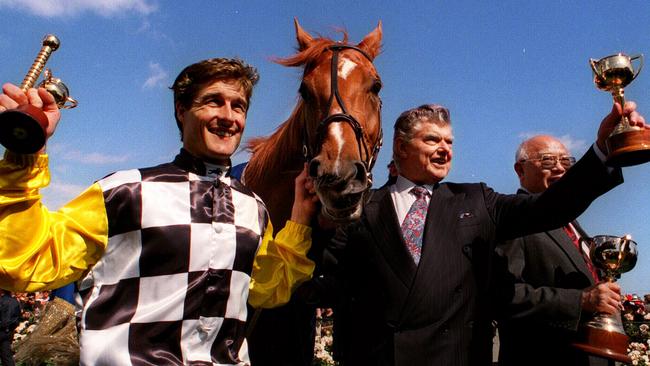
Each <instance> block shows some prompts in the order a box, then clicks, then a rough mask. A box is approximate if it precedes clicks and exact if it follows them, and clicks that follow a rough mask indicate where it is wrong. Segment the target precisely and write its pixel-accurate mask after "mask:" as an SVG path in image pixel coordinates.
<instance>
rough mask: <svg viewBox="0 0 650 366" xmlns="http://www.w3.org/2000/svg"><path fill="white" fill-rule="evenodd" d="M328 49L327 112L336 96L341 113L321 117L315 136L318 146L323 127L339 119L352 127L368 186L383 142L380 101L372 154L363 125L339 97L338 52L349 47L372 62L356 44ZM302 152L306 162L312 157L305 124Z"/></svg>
mask: <svg viewBox="0 0 650 366" xmlns="http://www.w3.org/2000/svg"><path fill="white" fill-rule="evenodd" d="M328 49H329V50H330V51H332V53H333V54H332V64H331V68H330V76H331V82H330V86H331V91H330V98H329V101H328V102H327V109H326V111H327V113H329V111H330V109H331V108H332V103H333V102H334V98H336V101H337V102H338V104H339V107H341V113H334V114H329V115H327V116H326V117H325V118H323V119H322V120H321V121H320V123H319V124H318V127H317V129H316V137H317V139H318V146H320V143H321V142H322V141H323V139H324V133H325V129H326V128H327V126H328V125H329V124H330V123H332V122H334V121H337V122H340V121H345V122H347V123H348V124H350V126H351V127H352V130H353V131H354V134H355V137H356V139H357V145H358V147H359V156H362V155H363V154H365V157H366V160H363V164H364V165H365V168H366V176H367V178H368V187H370V186H371V185H372V173H371V170H372V167H373V166H374V165H375V161H376V158H377V154H378V153H379V149H380V148H381V145H382V142H383V130H382V128H381V102H380V105H379V137H378V138H377V141H376V142H375V145H374V146H373V148H372V154H370V150H369V149H368V145H367V144H366V140H365V139H364V138H363V127H361V124H360V123H359V121H357V119H356V118H354V116H353V115H351V114H350V113H349V112H348V111H347V109H346V108H345V103H343V99H342V98H341V95H340V94H339V87H338V79H339V75H338V64H339V62H338V61H339V53H340V52H341V51H342V50H346V49H351V50H355V51H357V52H359V53H361V54H362V55H363V56H364V57H365V58H367V59H368V61H370V63H372V58H371V57H370V56H369V55H368V53H366V51H364V50H362V49H361V48H359V47H356V46H351V45H344V44H334V45H331V46H329V47H328ZM302 152H303V155H304V157H305V160H306V161H307V162H310V161H311V160H312V159H313V158H314V151H312V149H311V146H310V145H309V131H307V126H304V127H303V144H302ZM319 152H320V151H317V152H316V153H319Z"/></svg>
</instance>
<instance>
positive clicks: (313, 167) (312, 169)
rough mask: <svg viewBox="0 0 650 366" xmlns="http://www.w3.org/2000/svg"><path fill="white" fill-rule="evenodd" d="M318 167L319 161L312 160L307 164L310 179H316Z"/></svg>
mask: <svg viewBox="0 0 650 366" xmlns="http://www.w3.org/2000/svg"><path fill="white" fill-rule="evenodd" d="M319 166H320V161H318V160H316V159H312V160H311V161H310V162H309V176H310V177H312V178H316V177H318V167H319Z"/></svg>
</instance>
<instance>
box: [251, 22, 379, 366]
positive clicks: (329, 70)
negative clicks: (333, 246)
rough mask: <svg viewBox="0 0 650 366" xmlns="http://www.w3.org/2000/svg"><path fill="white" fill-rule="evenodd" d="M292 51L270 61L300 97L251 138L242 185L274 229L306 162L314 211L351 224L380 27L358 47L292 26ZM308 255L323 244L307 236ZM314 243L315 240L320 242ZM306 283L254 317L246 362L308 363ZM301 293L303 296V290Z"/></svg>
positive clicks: (375, 124)
mask: <svg viewBox="0 0 650 366" xmlns="http://www.w3.org/2000/svg"><path fill="white" fill-rule="evenodd" d="M295 27H296V38H297V40H298V52H297V53H296V54H295V55H293V56H290V57H287V58H284V59H279V60H277V62H278V63H279V64H281V65H285V66H294V67H297V66H302V67H304V73H303V78H302V83H301V84H300V90H299V91H300V99H299V101H298V103H297V105H296V107H295V108H294V110H293V112H292V113H291V116H290V117H289V119H287V120H286V121H285V122H284V123H283V124H282V125H281V126H280V127H278V129H277V130H276V131H275V132H274V133H273V134H272V135H271V136H269V137H264V138H256V139H252V140H251V141H250V142H249V143H248V147H249V149H250V150H251V152H252V155H251V158H250V160H249V162H248V165H247V166H246V168H245V171H244V174H243V181H244V183H245V184H246V185H247V186H248V187H250V188H251V189H252V190H253V191H254V192H255V193H257V194H258V195H259V196H260V197H261V198H262V199H263V201H264V202H265V203H266V206H267V208H268V210H269V213H270V216H271V219H272V222H273V226H274V227H276V228H281V227H283V226H284V223H285V221H286V220H287V219H289V217H290V214H291V202H292V201H293V191H294V179H295V177H296V175H298V173H299V172H300V171H301V170H302V167H303V164H304V162H305V161H307V162H308V163H309V174H310V175H311V176H312V177H313V178H314V182H315V188H316V193H317V195H318V197H319V199H320V202H321V213H322V215H323V216H324V217H325V218H327V219H328V220H330V221H333V222H336V223H342V222H347V221H351V220H355V219H358V218H359V217H360V215H361V212H362V209H363V204H364V200H365V196H366V194H367V193H368V191H369V189H370V186H371V185H372V176H371V174H370V171H371V169H372V167H373V164H374V162H375V159H376V157H377V153H378V152H379V148H380V146H381V142H382V129H381V100H380V99H379V95H378V93H379V90H380V89H381V80H380V78H379V75H378V74H377V70H376V69H375V67H374V65H373V63H372V61H373V60H374V58H375V57H376V56H377V54H378V53H379V50H380V44H381V36H382V30H381V23H379V25H378V26H377V28H375V30H373V31H372V32H370V33H369V34H368V35H367V36H366V37H365V38H364V39H363V40H362V41H361V42H360V43H359V44H357V45H352V44H349V43H348V42H347V39H348V37H347V33H343V34H344V36H343V41H342V42H335V41H333V40H331V39H328V38H324V37H318V38H314V37H312V36H311V35H309V34H308V33H307V32H305V31H304V30H303V29H302V28H301V27H300V25H299V24H298V21H297V20H296V21H295ZM313 238H314V239H315V240H314V243H313V246H312V249H311V251H310V253H309V255H310V257H311V258H312V259H315V261H316V263H317V267H316V271H315V274H314V275H315V277H316V276H317V275H318V273H319V266H318V264H319V262H320V261H319V260H318V259H317V258H319V257H320V256H321V254H322V250H323V248H322V245H323V244H324V243H323V242H324V239H323V238H322V235H320V234H317V233H316V232H314V234H313ZM317 239H321V240H320V241H319V240H317ZM310 285H313V284H311V283H310V284H305V285H304V286H302V287H301V288H299V289H298V290H297V291H296V293H295V294H294V296H293V297H292V300H291V302H289V304H287V305H286V306H283V307H280V308H278V309H271V310H265V311H264V312H261V313H260V312H259V311H257V312H255V315H254V317H253V320H251V322H250V323H249V332H250V333H249V336H248V341H249V344H250V347H249V349H250V356H251V361H252V363H253V365H255V364H258V365H311V363H312V357H313V350H314V343H313V342H314V316H315V308H316V306H322V305H320V304H315V303H314V300H312V299H311V298H310V299H307V297H308V296H311V295H305V293H307V294H308V293H309V290H305V289H308V288H309V287H310ZM303 290H305V291H303ZM260 314H261V315H260Z"/></svg>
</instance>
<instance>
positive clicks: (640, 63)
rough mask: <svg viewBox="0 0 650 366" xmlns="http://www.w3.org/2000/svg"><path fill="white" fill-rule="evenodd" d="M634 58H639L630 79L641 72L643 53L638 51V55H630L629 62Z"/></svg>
mask: <svg viewBox="0 0 650 366" xmlns="http://www.w3.org/2000/svg"><path fill="white" fill-rule="evenodd" d="M634 60H639V67H638V68H637V69H636V72H635V73H634V76H633V77H632V80H634V79H636V77H637V76H638V75H639V73H640V72H641V69H642V68H643V54H642V53H640V54H638V55H634V56H630V62H632V61H634ZM632 80H630V81H632Z"/></svg>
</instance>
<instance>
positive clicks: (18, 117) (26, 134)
mask: <svg viewBox="0 0 650 366" xmlns="http://www.w3.org/2000/svg"><path fill="white" fill-rule="evenodd" d="M59 45H60V42H59V39H58V38H56V36H54V35H52V34H48V35H47V36H45V38H44V39H43V47H41V51H40V52H39V53H38V56H36V59H35V60H34V63H33V64H32V67H31V68H30V69H29V72H27V75H26V76H25V79H24V80H23V82H22V84H20V89H22V90H23V91H25V92H26V91H27V90H28V89H29V88H32V87H33V86H34V83H35V82H36V80H37V79H38V77H39V76H40V75H41V71H43V67H45V63H46V62H47V60H48V59H49V58H50V55H51V54H52V52H54V51H56V49H57V48H59ZM38 87H42V88H45V90H47V91H48V92H49V93H50V94H52V95H53V96H54V99H55V100H56V104H57V106H58V107H59V108H62V109H69V108H74V107H76V106H77V101H76V100H74V99H72V98H71V97H70V92H69V91H68V88H67V87H66V86H65V84H64V83H63V82H62V81H61V79H58V78H55V77H53V76H52V72H51V71H50V70H49V69H48V70H45V75H44V78H43V81H42V82H41V83H40V84H38ZM47 125H48V121H47V116H46V115H45V113H43V111H41V110H40V109H38V108H36V107H34V106H32V105H30V104H24V105H21V106H19V107H18V108H16V109H10V110H7V111H5V112H2V113H0V143H1V144H2V145H3V146H4V147H6V148H7V149H8V150H10V151H13V152H16V153H20V154H33V153H35V152H37V151H39V150H40V149H41V148H43V145H45V139H46V133H45V131H46V130H47Z"/></svg>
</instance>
